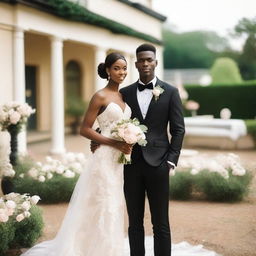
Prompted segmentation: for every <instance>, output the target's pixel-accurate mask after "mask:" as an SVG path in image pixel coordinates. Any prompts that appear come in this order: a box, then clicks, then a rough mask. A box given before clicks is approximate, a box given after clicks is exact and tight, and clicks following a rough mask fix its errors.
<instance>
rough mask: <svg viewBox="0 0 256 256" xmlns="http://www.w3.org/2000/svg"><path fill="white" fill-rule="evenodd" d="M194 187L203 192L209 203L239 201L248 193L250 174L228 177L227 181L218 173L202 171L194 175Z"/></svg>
mask: <svg viewBox="0 0 256 256" xmlns="http://www.w3.org/2000/svg"><path fill="white" fill-rule="evenodd" d="M196 176H197V177H196V178H195V185H196V187H197V189H198V190H199V191H200V192H203V193H204V194H205V196H206V198H207V199H208V200H210V201H218V202H225V201H228V202H235V201H241V200H242V199H243V198H244V197H245V196H246V195H247V194H248V191H249V186H248V185H249V183H250V180H251V174H250V173H246V174H245V175H244V176H239V177H238V176H233V175H230V177H229V178H228V179H225V178H224V177H222V176H221V175H220V174H219V173H216V172H209V171H207V170H205V171H202V172H200V173H198V174H197V175H196Z"/></svg>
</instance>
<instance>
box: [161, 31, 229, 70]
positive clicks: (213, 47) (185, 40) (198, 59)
mask: <svg viewBox="0 0 256 256" xmlns="http://www.w3.org/2000/svg"><path fill="white" fill-rule="evenodd" d="M163 39H164V67H165V68H210V67H211V66H212V64H213V62H214V60H215V58H216V57H217V56H218V55H219V53H220V52H221V51H223V50H224V49H228V48H229V45H228V43H227V40H226V39H224V38H222V37H220V36H218V35H217V34H216V33H215V32H212V31H193V32H186V33H176V32H173V31H171V30H170V29H169V28H165V29H164V31H163Z"/></svg>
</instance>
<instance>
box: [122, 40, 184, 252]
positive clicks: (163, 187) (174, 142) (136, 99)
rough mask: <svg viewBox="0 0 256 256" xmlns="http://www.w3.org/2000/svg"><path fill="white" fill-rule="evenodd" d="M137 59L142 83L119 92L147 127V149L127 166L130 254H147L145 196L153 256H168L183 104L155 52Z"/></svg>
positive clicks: (143, 48) (140, 52)
mask: <svg viewBox="0 0 256 256" xmlns="http://www.w3.org/2000/svg"><path fill="white" fill-rule="evenodd" d="M136 57H137V60H136V63H135V66H136V68H137V69H138V72H139V80H138V81H137V82H135V83H133V84H131V85H129V86H127V87H124V88H122V89H121V90H120V92H121V94H122V96H123V100H124V101H125V102H126V103H127V104H128V105H129V106H130V107H131V109H132V116H131V118H137V119H139V121H140V123H141V124H144V125H146V126H147V127H148V132H147V133H146V140H147V142H148V143H147V145H146V146H145V147H141V146H139V145H138V144H136V145H135V146H134V147H133V150H132V163H131V164H130V165H125V167H124V193H125V199H126V205H127V211H128V216H129V229H128V234H129V242H130V251H131V254H130V255H131V256H144V255H145V247H144V226H143V219H144V208H145V198H146V196H147V198H148V202H149V206H150V213H151V221H152V225H153V233H154V255H155V256H170V255H171V235H170V226H169V216H168V207H169V172H170V171H174V168H175V167H176V165H177V162H178V159H179V155H180V150H181V146H182V141H183V136H184V132H185V129H184V119H183V115H182V104H181V100H180V97H179V93H178V90H177V89H176V88H175V87H173V86H171V85H169V84H167V83H165V82H163V81H161V80H159V79H158V78H157V77H156V76H155V68H156V66H157V60H156V49H155V47H154V46H153V45H151V44H142V45H140V46H139V47H138V48H137V49H136ZM168 129H169V132H170V135H171V139H170V140H169V139H168V134H167V130H168ZM171 169H173V170H171Z"/></svg>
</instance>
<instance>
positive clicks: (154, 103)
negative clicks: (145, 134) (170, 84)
mask: <svg viewBox="0 0 256 256" xmlns="http://www.w3.org/2000/svg"><path fill="white" fill-rule="evenodd" d="M155 86H160V87H162V88H163V89H164V87H163V84H162V83H161V81H160V80H159V79H157V81H156V85H155ZM160 98H161V95H160V97H159V99H157V100H155V96H154V95H153V97H152V99H151V101H150V104H149V107H148V111H147V114H146V116H145V120H147V119H149V117H150V115H151V113H153V111H154V109H155V108H156V107H157V105H158V104H157V103H158V101H159V100H160Z"/></svg>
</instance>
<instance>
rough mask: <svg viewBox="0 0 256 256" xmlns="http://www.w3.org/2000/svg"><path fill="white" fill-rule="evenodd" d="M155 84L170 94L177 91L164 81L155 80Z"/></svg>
mask: <svg viewBox="0 0 256 256" xmlns="http://www.w3.org/2000/svg"><path fill="white" fill-rule="evenodd" d="M157 83H158V84H159V85H161V86H162V87H164V88H165V89H166V90H168V91H170V92H172V91H176V90H177V88H176V87H175V86H174V85H172V84H170V83H167V82H165V81H162V80H160V79H157Z"/></svg>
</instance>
